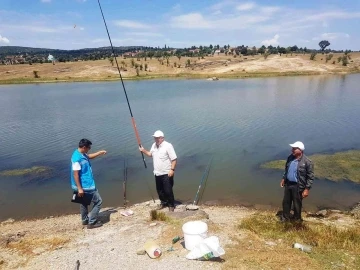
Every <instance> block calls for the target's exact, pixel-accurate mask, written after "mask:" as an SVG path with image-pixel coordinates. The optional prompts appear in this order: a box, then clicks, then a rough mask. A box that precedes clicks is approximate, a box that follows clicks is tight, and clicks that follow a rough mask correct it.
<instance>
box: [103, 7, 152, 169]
mask: <svg viewBox="0 0 360 270" xmlns="http://www.w3.org/2000/svg"><path fill="white" fill-rule="evenodd" d="M98 4H99V8H100V11H101V15H102V18H103V21H104V24H105V28H106V32H107V35H108V38H109V41H110V45H111V51H112V54H113V56H114V58H115V63H116V67H117V70H118V72H119V76H120V80H121V84H122V86H123V89H124V93H125V97H126V102H127V104H128V107H129V111H130V116H131V122H132V125H133V128H134V131H135V136H136V140H137V142H138V144H139V146H140V147H141V141H140V136H139V132H138V130H137V127H136V123H135V118H134V116H133V113H132V110H131V106H130V102H129V98H128V95H127V93H126V89H125V84H124V80H123V78H122V75H121V72H120V68H119V64H118V61H117V59H116V55H115V51H114V46H113V44H112V41H111V37H110V33H109V30H108V27H107V24H106V21H105V17H104V13H103V10H102V8H101V4H100V0H98ZM141 156H142V159H143V161H144V166H145V168H147V166H146V162H145V158H144V154H143V152H141Z"/></svg>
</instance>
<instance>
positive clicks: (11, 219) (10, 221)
mask: <svg viewBox="0 0 360 270" xmlns="http://www.w3.org/2000/svg"><path fill="white" fill-rule="evenodd" d="M14 222H15V219H13V218H9V219H7V220H5V221H3V222H1V224H3V225H6V224H11V223H14Z"/></svg>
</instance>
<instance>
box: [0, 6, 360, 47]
mask: <svg viewBox="0 0 360 270" xmlns="http://www.w3.org/2000/svg"><path fill="white" fill-rule="evenodd" d="M101 5H102V8H103V11H104V15H105V19H106V21H107V24H108V27H109V32H110V35H111V38H112V41H113V44H114V46H129V45H133V46H152V47H158V46H159V47H164V46H165V44H166V45H167V46H168V47H174V48H184V47H191V46H200V45H203V46H209V45H210V44H212V45H218V44H219V45H220V46H224V45H230V46H241V45H247V46H251V47H252V46H256V47H260V46H262V45H265V46H268V45H273V46H278V45H279V46H283V47H287V46H293V45H297V46H298V47H307V48H319V46H318V43H319V42H320V41H321V40H324V39H325V40H328V41H329V42H330V43H331V45H330V48H331V49H337V50H345V49H350V50H356V51H358V50H360V31H359V30H358V29H360V1H358V0H342V1H340V0H317V1H314V0H311V1H310V0H301V1H288V0H258V1H240V0H239V1H238V0H178V1H172V0H131V1H124V0H121V1H120V0H101ZM0 46H27V47H40V48H52V49H80V48H95V47H102V46H109V41H108V39H107V34H106V30H105V27H104V23H103V21H102V17H101V13H100V9H99V6H98V3H97V0H0Z"/></svg>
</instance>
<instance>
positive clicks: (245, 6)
mask: <svg viewBox="0 0 360 270" xmlns="http://www.w3.org/2000/svg"><path fill="white" fill-rule="evenodd" d="M255 6H256V4H255V3H254V2H248V3H243V4H240V5H238V6H237V7H236V9H237V10H240V11H247V10H251V9H253V8H254V7H255Z"/></svg>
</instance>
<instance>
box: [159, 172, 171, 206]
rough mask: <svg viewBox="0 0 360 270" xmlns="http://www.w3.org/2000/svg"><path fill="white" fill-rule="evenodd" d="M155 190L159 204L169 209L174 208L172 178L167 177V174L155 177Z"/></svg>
mask: <svg viewBox="0 0 360 270" xmlns="http://www.w3.org/2000/svg"><path fill="white" fill-rule="evenodd" d="M155 181H156V190H157V193H158V195H159V199H160V201H161V204H163V205H167V206H169V207H174V206H175V199H174V193H173V186H174V177H169V176H168V175H167V174H164V175H159V176H156V175H155Z"/></svg>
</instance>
